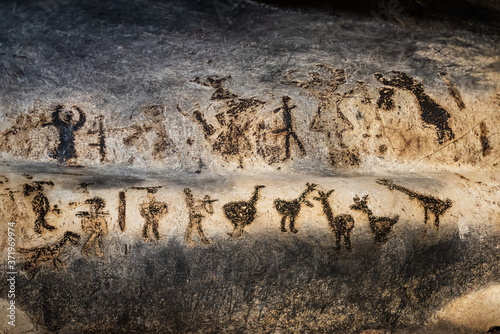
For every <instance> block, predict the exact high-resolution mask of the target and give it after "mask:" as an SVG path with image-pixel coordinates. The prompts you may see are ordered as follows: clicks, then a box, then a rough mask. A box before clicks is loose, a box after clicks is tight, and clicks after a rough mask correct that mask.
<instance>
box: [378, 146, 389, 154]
mask: <svg viewBox="0 0 500 334" xmlns="http://www.w3.org/2000/svg"><path fill="white" fill-rule="evenodd" d="M386 152H387V146H386V145H385V144H382V145H380V146H379V147H378V153H379V154H380V155H384V154H385V153H386Z"/></svg>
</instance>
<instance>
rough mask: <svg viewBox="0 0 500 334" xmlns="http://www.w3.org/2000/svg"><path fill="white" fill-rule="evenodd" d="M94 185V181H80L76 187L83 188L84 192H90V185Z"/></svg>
mask: <svg viewBox="0 0 500 334" xmlns="http://www.w3.org/2000/svg"><path fill="white" fill-rule="evenodd" d="M93 185H94V183H86V182H80V183H79V184H78V187H77V188H76V189H82V191H83V193H84V194H88V193H89V187H90V186H93Z"/></svg>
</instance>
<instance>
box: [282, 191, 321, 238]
mask: <svg viewBox="0 0 500 334" xmlns="http://www.w3.org/2000/svg"><path fill="white" fill-rule="evenodd" d="M306 186H307V188H306V190H304V191H303V192H302V194H300V196H299V197H298V198H296V199H294V200H291V201H285V200H282V199H279V198H278V199H275V200H274V207H275V208H276V211H278V213H279V214H280V215H282V216H283V217H282V218H281V232H287V230H286V227H285V223H286V219H287V218H288V219H289V222H290V232H292V233H297V232H298V230H297V229H296V228H295V218H297V216H298V214H299V213H300V208H301V205H302V203H304V204H305V205H307V206H308V207H310V208H312V207H313V205H312V204H311V203H310V202H309V201H307V200H306V196H307V194H309V193H310V192H312V191H314V188H316V184H314V183H311V184H310V183H306Z"/></svg>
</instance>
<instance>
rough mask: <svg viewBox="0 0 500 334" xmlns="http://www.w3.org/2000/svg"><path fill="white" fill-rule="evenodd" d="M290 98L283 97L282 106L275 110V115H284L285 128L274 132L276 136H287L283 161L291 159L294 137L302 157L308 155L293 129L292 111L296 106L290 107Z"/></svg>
mask: <svg viewBox="0 0 500 334" xmlns="http://www.w3.org/2000/svg"><path fill="white" fill-rule="evenodd" d="M290 100H291V99H290V97H288V96H283V97H282V106H281V107H279V108H277V109H275V110H274V113H277V112H279V111H281V112H282V113H283V123H284V127H283V128H281V129H278V130H273V133H274V134H281V135H283V136H285V158H284V159H283V161H285V160H287V159H290V157H291V154H290V137H292V138H293V139H294V140H295V143H296V144H297V146H298V148H299V150H300V153H301V154H302V155H304V154H306V150H305V148H304V145H303V144H302V142H301V141H300V139H299V137H297V134H296V133H295V130H294V129H293V118H292V110H293V109H294V108H296V106H290V105H289V102H290Z"/></svg>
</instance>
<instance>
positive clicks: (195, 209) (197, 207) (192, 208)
mask: <svg viewBox="0 0 500 334" xmlns="http://www.w3.org/2000/svg"><path fill="white" fill-rule="evenodd" d="M184 196H185V200H186V205H187V207H188V209H189V223H188V227H187V229H186V234H185V235H184V241H185V242H186V243H187V244H193V243H194V242H193V240H192V234H193V230H194V229H196V231H197V232H198V237H199V238H200V241H201V243H203V244H204V245H208V244H211V243H212V241H211V240H209V239H208V238H207V237H206V236H205V234H204V232H203V227H202V226H201V222H202V221H203V218H205V215H212V214H213V213H214V206H213V203H214V202H216V201H217V200H216V199H211V198H210V196H209V195H206V196H205V197H204V198H203V199H197V198H194V196H193V192H192V191H191V189H189V188H184Z"/></svg>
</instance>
